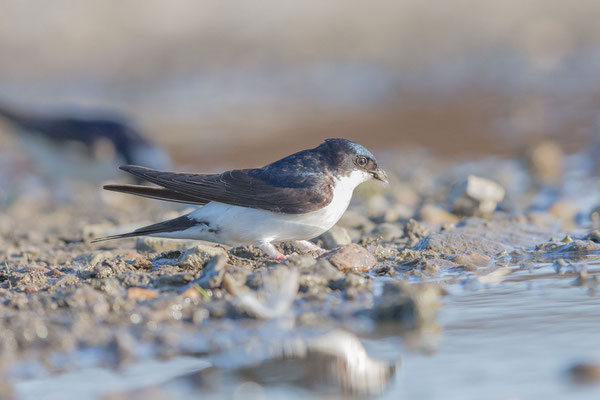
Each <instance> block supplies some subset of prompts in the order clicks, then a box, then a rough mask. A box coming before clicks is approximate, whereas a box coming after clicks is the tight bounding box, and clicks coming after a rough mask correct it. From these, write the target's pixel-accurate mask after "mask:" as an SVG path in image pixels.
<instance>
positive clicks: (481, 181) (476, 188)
mask: <svg viewBox="0 0 600 400" xmlns="http://www.w3.org/2000/svg"><path fill="white" fill-rule="evenodd" d="M504 195H505V190H504V188H503V187H502V186H500V185H499V184H498V183H496V182H494V181H491V180H489V179H486V178H481V177H479V176H475V175H470V176H469V177H468V178H467V179H466V181H464V182H463V183H461V184H459V185H457V186H456V187H455V188H454V189H453V190H452V191H451V192H450V195H449V200H450V202H451V203H452V206H453V207H454V212H456V213H459V214H467V215H473V214H489V213H491V212H493V211H494V210H495V209H496V207H497V206H498V203H499V202H500V201H502V199H504Z"/></svg>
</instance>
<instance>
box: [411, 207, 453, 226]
mask: <svg viewBox="0 0 600 400" xmlns="http://www.w3.org/2000/svg"><path fill="white" fill-rule="evenodd" d="M419 214H420V216H421V221H423V222H427V223H430V224H455V223H457V222H458V220H459V218H458V217H457V216H456V215H454V214H452V213H451V212H449V211H446V210H444V209H443V208H441V207H438V206H435V205H433V204H425V205H424V206H423V207H421V210H420V211H419Z"/></svg>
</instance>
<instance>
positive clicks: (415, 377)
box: [15, 254, 600, 399]
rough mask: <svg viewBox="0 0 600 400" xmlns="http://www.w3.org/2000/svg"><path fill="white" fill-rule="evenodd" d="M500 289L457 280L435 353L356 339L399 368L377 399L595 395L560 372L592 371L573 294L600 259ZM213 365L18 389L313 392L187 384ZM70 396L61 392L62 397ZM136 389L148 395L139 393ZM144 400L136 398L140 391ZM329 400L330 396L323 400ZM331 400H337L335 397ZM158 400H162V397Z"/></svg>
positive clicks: (583, 304)
mask: <svg viewBox="0 0 600 400" xmlns="http://www.w3.org/2000/svg"><path fill="white" fill-rule="evenodd" d="M510 268H511V269H513V272H512V273H511V274H509V275H507V276H505V278H506V279H505V280H504V281H502V282H500V283H494V284H481V283H478V282H477V281H476V280H474V279H473V276H468V277H465V276H464V275H462V276H454V277H452V280H453V281H454V283H451V284H449V285H447V286H446V290H447V291H448V294H447V295H446V296H445V297H444V299H443V306H442V308H441V311H440V313H439V318H438V320H439V322H440V324H441V326H442V330H441V332H439V344H438V345H435V342H436V340H435V336H436V333H430V334H431V335H432V336H434V340H433V341H432V342H431V343H433V347H430V348H429V351H419V350H415V349H411V348H409V346H407V345H406V343H405V341H404V340H403V339H402V338H400V337H398V336H387V337H379V338H373V337H372V336H371V338H363V339H362V342H363V344H364V345H365V347H366V349H367V351H368V353H369V355H370V356H372V357H374V358H377V359H381V360H387V361H389V362H398V363H399V365H401V366H400V368H398V369H397V371H396V373H395V375H394V377H393V379H392V380H391V383H390V385H389V387H388V388H387V389H386V391H385V392H384V394H383V395H382V396H381V398H390V399H392V398H419V399H439V398H444V399H537V398H544V399H559V398H570V399H593V398H598V396H600V386H598V385H595V386H594V385H589V386H588V385H581V384H576V383H575V382H574V381H573V380H572V379H571V377H570V376H569V374H568V373H567V369H568V368H569V367H570V366H571V365H572V364H573V363H576V362H598V361H599V360H600V347H599V346H598V332H599V331H600V298H598V297H597V296H596V295H594V291H593V289H590V288H589V287H587V286H581V285H578V284H577V275H578V273H577V271H581V270H582V269H584V268H585V269H587V271H588V273H590V274H591V275H594V274H597V273H599V272H600V255H599V254H591V255H588V256H587V257H586V259H584V260H583V261H577V262H574V263H573V266H572V268H566V272H565V273H563V274H557V273H556V270H555V267H554V266H553V265H552V263H540V264H535V265H534V266H533V267H532V266H531V265H528V266H527V268H520V267H519V266H511V267H510ZM564 270H565V269H563V271H564ZM210 364H211V362H210V361H209V360H208V359H203V358H191V357H179V358H175V359H172V360H169V361H163V362H161V361H144V362H141V363H138V364H135V365H133V366H128V367H125V368H124V369H123V370H122V371H113V370H111V369H102V368H88V369H83V370H81V371H78V372H69V373H66V374H63V375H56V376H44V377H42V378H36V379H33V380H28V379H21V380H20V381H19V382H18V383H16V385H15V389H16V392H17V394H18V397H19V398H23V399H34V398H40V396H41V395H43V397H44V398H56V399H58V398H61V399H70V398H73V399H75V398H100V397H101V396H102V395H106V394H109V393H115V392H124V393H129V394H133V395H137V396H142V397H139V398H143V396H144V393H150V392H151V391H152V392H155V393H156V390H158V391H159V392H158V393H161V394H162V395H164V396H165V397H166V398H187V397H188V396H189V395H190V394H202V396H203V397H208V398H218V397H220V396H223V395H225V396H233V397H239V396H242V395H244V396H246V397H247V396H250V397H251V398H303V397H305V396H307V395H310V394H314V392H310V391H305V390H303V389H300V388H298V386H286V385H282V384H273V385H259V384H257V383H253V382H250V381H245V380H244V379H240V376H238V375H235V374H230V375H228V376H227V377H226V378H225V379H220V380H218V381H217V382H219V383H218V384H217V386H216V387H212V388H211V390H209V391H207V390H205V388H200V387H198V386H197V385H191V384H190V382H191V381H188V380H187V379H176V378H177V377H185V376H187V375H188V374H190V373H193V372H196V371H202V370H204V369H205V368H207V367H208V366H209V365H210ZM66 387H68V388H69V390H68V392H65V388H66ZM143 389H145V390H147V392H144V391H143ZM140 390H142V391H140ZM330 397H331V394H330ZM333 397H337V396H333ZM160 398H162V397H160Z"/></svg>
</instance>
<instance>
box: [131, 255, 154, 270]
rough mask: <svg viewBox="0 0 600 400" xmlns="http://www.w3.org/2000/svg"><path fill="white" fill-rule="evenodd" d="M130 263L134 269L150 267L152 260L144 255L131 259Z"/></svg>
mask: <svg viewBox="0 0 600 400" xmlns="http://www.w3.org/2000/svg"><path fill="white" fill-rule="evenodd" d="M131 265H132V267H133V268H135V269H151V268H152V261H150V260H148V259H147V258H144V257H138V258H136V259H135V260H133V264H131Z"/></svg>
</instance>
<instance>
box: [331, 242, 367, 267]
mask: <svg viewBox="0 0 600 400" xmlns="http://www.w3.org/2000/svg"><path fill="white" fill-rule="evenodd" d="M325 256H326V257H327V258H328V259H329V262H330V263H331V264H333V266H335V267H336V268H337V269H338V270H340V271H342V272H343V271H357V272H366V271H369V270H370V269H371V268H373V267H374V266H375V265H376V264H377V259H376V258H375V257H374V256H373V255H372V254H371V253H369V252H368V251H367V250H366V249H365V248H364V247H362V246H359V245H358V244H356V243H352V244H349V245H346V246H343V247H340V248H339V249H337V250H334V251H332V252H331V253H329V254H326V255H325Z"/></svg>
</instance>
